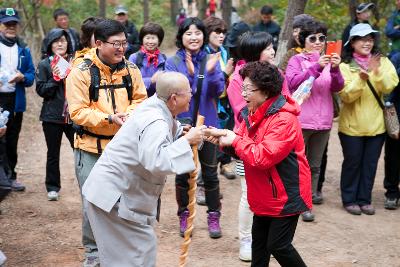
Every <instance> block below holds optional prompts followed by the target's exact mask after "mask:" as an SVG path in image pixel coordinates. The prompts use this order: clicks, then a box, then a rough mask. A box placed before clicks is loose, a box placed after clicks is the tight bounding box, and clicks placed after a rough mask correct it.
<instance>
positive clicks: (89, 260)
mask: <svg viewBox="0 0 400 267" xmlns="http://www.w3.org/2000/svg"><path fill="white" fill-rule="evenodd" d="M82 267H100V259H99V257H97V256H87V257H86V258H85V261H84V262H83V265H82Z"/></svg>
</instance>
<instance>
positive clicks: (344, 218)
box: [0, 92, 400, 267]
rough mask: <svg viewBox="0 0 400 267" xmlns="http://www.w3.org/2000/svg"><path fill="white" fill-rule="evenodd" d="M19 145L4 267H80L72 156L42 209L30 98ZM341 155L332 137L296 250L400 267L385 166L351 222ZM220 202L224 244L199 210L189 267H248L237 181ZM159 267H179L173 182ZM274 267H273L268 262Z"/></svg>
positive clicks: (40, 155) (35, 100) (6, 213)
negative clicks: (311, 216)
mask: <svg viewBox="0 0 400 267" xmlns="http://www.w3.org/2000/svg"><path fill="white" fill-rule="evenodd" d="M28 99H29V100H28V107H29V109H28V112H27V113H26V114H25V118H24V124H23V129H22V133H21V140H20V145H19V165H18V173H19V177H20V180H21V181H22V182H24V183H25V184H26V185H27V191H26V192H25V193H13V194H12V195H10V196H9V197H8V198H7V199H6V200H5V201H4V202H2V203H1V204H0V207H1V210H2V211H3V214H2V215H0V233H1V234H0V248H1V250H3V251H4V252H5V254H6V255H7V256H8V258H9V261H8V265H7V266H9V267H10V266H11V267H13V266H18V267H21V266H80V265H81V262H82V259H83V248H82V247H81V242H80V237H81V235H80V232H81V228H80V227H81V211H80V209H81V204H80V196H79V190H78V185H77V182H76V179H75V175H74V166H73V155H72V150H71V148H70V147H68V144H67V142H66V139H64V140H63V141H64V143H63V148H62V168H61V173H62V186H63V188H62V191H61V198H60V200H59V201H58V202H49V201H47V197H46V191H45V187H44V168H45V161H46V160H45V159H46V145H45V141H44V136H43V133H42V129H41V124H40V123H39V121H38V113H39V109H40V105H41V104H40V101H41V100H40V99H39V97H37V96H36V95H35V94H34V93H33V92H31V93H29V94H28ZM340 165H341V150H340V145H339V142H338V138H337V130H336V129H335V130H334V131H333V134H332V137H331V142H330V147H329V164H328V173H327V181H326V183H325V187H324V196H325V203H324V204H323V205H321V206H317V207H315V212H316V216H317V217H316V221H315V222H313V223H303V222H300V223H299V225H298V230H297V233H296V237H295V242H294V243H295V246H296V248H297V249H298V250H299V252H300V254H301V255H302V256H303V258H304V260H305V261H306V263H307V264H308V265H309V266H400V253H399V242H400V231H399V229H400V210H398V211H392V212H389V211H387V210H385V209H383V200H384V198H383V189H382V177H383V172H382V166H383V164H382V160H381V162H380V164H379V172H378V174H377V179H376V183H375V189H374V194H373V202H374V204H375V206H376V208H377V214H376V215H375V216H366V215H362V216H352V215H348V214H347V213H346V212H344V210H343V209H342V208H341V206H340V194H339V175H340ZM221 184H222V185H221V187H222V192H223V194H224V199H223V210H222V212H223V215H222V221H221V224H222V229H223V237H222V238H221V239H219V240H212V239H210V238H209V237H208V235H207V225H206V212H205V208H204V207H199V206H197V209H198V215H197V218H196V221H195V232H194V235H193V242H192V244H191V247H190V253H189V256H190V259H189V264H188V266H194V267H203V266H216V267H217V266H218V267H219V266H249V264H247V263H242V262H240V261H239V260H238V250H239V248H238V246H239V245H238V237H237V236H238V233H237V207H238V202H239V196H240V181H239V180H237V179H236V180H233V181H228V180H226V179H225V178H222V177H221ZM156 229H157V233H158V237H159V248H158V260H157V266H160V267H161V266H162V267H164V266H168V267H169V266H177V265H178V259H179V246H180V242H181V241H182V239H181V238H180V237H179V235H178V220H177V216H176V203H175V192H174V188H173V179H169V180H168V184H167V186H166V188H165V190H164V194H163V204H162V215H161V222H160V224H158V225H157V226H156ZM271 266H278V264H277V263H276V262H275V261H274V260H273V263H272V264H271Z"/></svg>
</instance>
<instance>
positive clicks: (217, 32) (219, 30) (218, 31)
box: [214, 29, 227, 34]
mask: <svg viewBox="0 0 400 267" xmlns="http://www.w3.org/2000/svg"><path fill="white" fill-rule="evenodd" d="M214 32H215V33H216V34H221V33H223V34H226V32H227V30H226V29H216V30H215V31H214Z"/></svg>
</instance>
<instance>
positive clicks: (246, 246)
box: [239, 236, 251, 262]
mask: <svg viewBox="0 0 400 267" xmlns="http://www.w3.org/2000/svg"><path fill="white" fill-rule="evenodd" d="M239 259H240V260H242V261H246V262H249V261H251V237H250V236H249V237H245V238H243V239H242V240H240V250H239Z"/></svg>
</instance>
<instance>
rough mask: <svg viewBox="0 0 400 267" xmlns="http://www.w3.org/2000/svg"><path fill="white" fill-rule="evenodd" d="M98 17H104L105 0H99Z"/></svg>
mask: <svg viewBox="0 0 400 267" xmlns="http://www.w3.org/2000/svg"><path fill="white" fill-rule="evenodd" d="M99 17H101V18H105V17H106V0H99Z"/></svg>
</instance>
